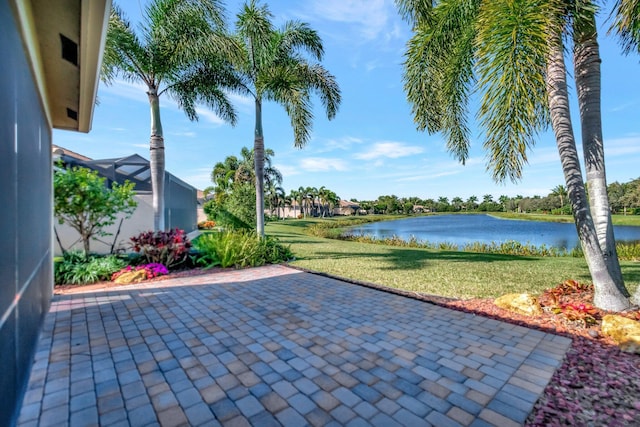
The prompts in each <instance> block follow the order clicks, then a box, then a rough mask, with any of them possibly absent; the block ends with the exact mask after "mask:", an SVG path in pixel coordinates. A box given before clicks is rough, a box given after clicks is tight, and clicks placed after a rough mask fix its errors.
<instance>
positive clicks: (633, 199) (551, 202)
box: [351, 178, 640, 215]
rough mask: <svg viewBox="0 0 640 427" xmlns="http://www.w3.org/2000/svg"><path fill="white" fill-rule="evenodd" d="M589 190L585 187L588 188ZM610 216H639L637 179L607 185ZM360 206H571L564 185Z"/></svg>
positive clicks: (555, 210) (394, 210)
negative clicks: (537, 191) (534, 191)
mask: <svg viewBox="0 0 640 427" xmlns="http://www.w3.org/2000/svg"><path fill="white" fill-rule="evenodd" d="M587 191H588V187H587ZM607 192H608V194H609V200H610V205H611V211H612V213H616V214H624V215H636V214H640V178H636V179H634V180H631V181H629V182H626V183H619V182H617V181H616V182H613V183H611V184H609V185H608V186H607ZM351 201H352V202H355V203H359V204H360V207H361V208H362V209H364V210H366V211H367V212H369V213H373V214H412V213H422V212H521V213H546V214H553V215H570V214H571V204H570V201H569V198H568V195H567V189H566V188H565V187H564V186H563V185H558V186H557V187H555V188H553V189H552V190H551V192H550V193H549V194H547V195H546V196H528V197H524V196H521V195H516V196H515V197H509V196H505V195H502V196H500V197H498V199H497V200H496V199H494V196H492V195H491V194H485V195H483V196H482V198H478V197H477V196H470V197H468V198H466V199H463V198H462V197H452V198H450V199H449V198H448V197H444V196H441V197H438V198H437V199H434V198H427V199H421V198H420V197H398V196H395V195H384V196H380V197H378V198H377V199H376V200H357V199H351Z"/></svg>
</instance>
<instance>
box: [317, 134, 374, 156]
mask: <svg viewBox="0 0 640 427" xmlns="http://www.w3.org/2000/svg"><path fill="white" fill-rule="evenodd" d="M363 142H364V141H363V140H362V139H360V138H356V137H353V136H343V137H342V138H335V139H328V140H326V141H325V142H324V143H323V145H322V147H321V148H318V149H317V150H316V152H318V153H326V152H328V151H334V150H344V151H347V150H350V149H351V148H352V146H353V145H355V144H362V143H363Z"/></svg>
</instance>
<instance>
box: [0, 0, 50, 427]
mask: <svg viewBox="0 0 640 427" xmlns="http://www.w3.org/2000/svg"><path fill="white" fill-rule="evenodd" d="M0 58H2V68H1V71H0V188H1V190H0V367H2V368H1V369H2V374H1V375H0V390H2V399H0V425H2V426H10V425H13V424H14V423H15V421H16V420H15V417H16V412H17V409H18V405H19V403H20V402H21V400H22V396H23V394H24V390H25V387H26V385H27V381H28V379H29V371H30V368H31V364H32V359H33V353H34V350H35V346H36V342H37V338H38V334H39V331H40V326H41V324H42V320H43V317H44V315H45V314H46V312H47V310H48V308H49V304H50V301H51V294H52V288H53V278H52V259H51V248H52V245H51V227H52V204H51V203H52V202H51V185H52V184H51V130H50V128H49V125H48V123H47V121H46V118H45V115H44V111H43V107H42V103H41V101H40V97H39V94H38V91H37V89H36V87H35V84H34V82H33V74H32V73H31V70H30V67H29V65H28V62H27V58H26V57H25V53H24V48H23V44H22V40H21V37H20V34H19V31H18V30H17V27H16V22H15V20H14V17H13V13H12V10H11V8H10V7H9V5H8V4H7V2H5V1H0Z"/></svg>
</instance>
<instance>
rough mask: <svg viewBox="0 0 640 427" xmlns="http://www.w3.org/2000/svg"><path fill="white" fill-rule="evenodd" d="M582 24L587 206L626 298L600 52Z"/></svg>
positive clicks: (579, 79)
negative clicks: (610, 187) (610, 190)
mask: <svg viewBox="0 0 640 427" xmlns="http://www.w3.org/2000/svg"><path fill="white" fill-rule="evenodd" d="M586 21H587V22H582V24H583V25H582V26H581V29H582V31H581V32H579V33H576V36H575V38H576V40H575V42H574V46H575V47H574V64H575V79H576V91H577V93H578V107H579V109H580V121H581V123H582V147H583V150H584V163H585V164H584V166H585V171H586V175H587V184H588V186H589V202H590V203H589V204H590V205H591V212H592V215H593V219H594V223H595V227H596V232H597V234H598V241H599V244H600V249H601V250H602V252H603V255H604V258H605V262H606V264H607V268H608V269H609V273H610V274H611V277H612V278H613V279H614V280H615V281H616V284H617V285H618V289H620V291H621V292H622V293H623V294H625V295H626V296H629V293H628V291H627V289H626V288H625V286H624V280H623V278H622V270H621V269H620V262H619V260H618V253H617V251H616V241H615V237H614V234H613V223H612V221H611V209H610V206H609V197H608V195H607V178H606V173H605V164H604V144H603V138H602V116H601V108H600V104H601V102H600V92H601V84H600V78H601V74H600V62H601V60H600V50H599V47H598V40H597V30H596V23H595V18H594V17H593V16H591V17H590V18H589V19H587V20H586Z"/></svg>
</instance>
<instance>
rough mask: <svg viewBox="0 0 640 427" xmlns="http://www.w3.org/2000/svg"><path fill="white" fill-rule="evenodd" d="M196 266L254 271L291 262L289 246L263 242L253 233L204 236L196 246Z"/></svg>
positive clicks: (274, 242)
mask: <svg viewBox="0 0 640 427" xmlns="http://www.w3.org/2000/svg"><path fill="white" fill-rule="evenodd" d="M194 247H195V248H196V250H197V251H198V255H197V260H198V261H197V262H198V263H199V264H200V265H203V266H204V267H205V268H211V267H216V266H220V267H225V268H226V267H236V268H240V267H249V266H251V267H255V266H259V265H264V264H276V263H279V262H283V261H286V260H288V259H291V258H292V254H291V250H290V249H289V247H288V246H283V245H281V244H280V243H279V242H278V240H277V239H275V238H274V237H269V236H265V237H264V238H262V239H260V238H259V237H258V235H257V234H256V233H255V232H254V231H247V230H227V231H222V232H219V233H207V234H204V235H201V236H200V237H199V238H198V239H197V240H196V241H195V243H194Z"/></svg>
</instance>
